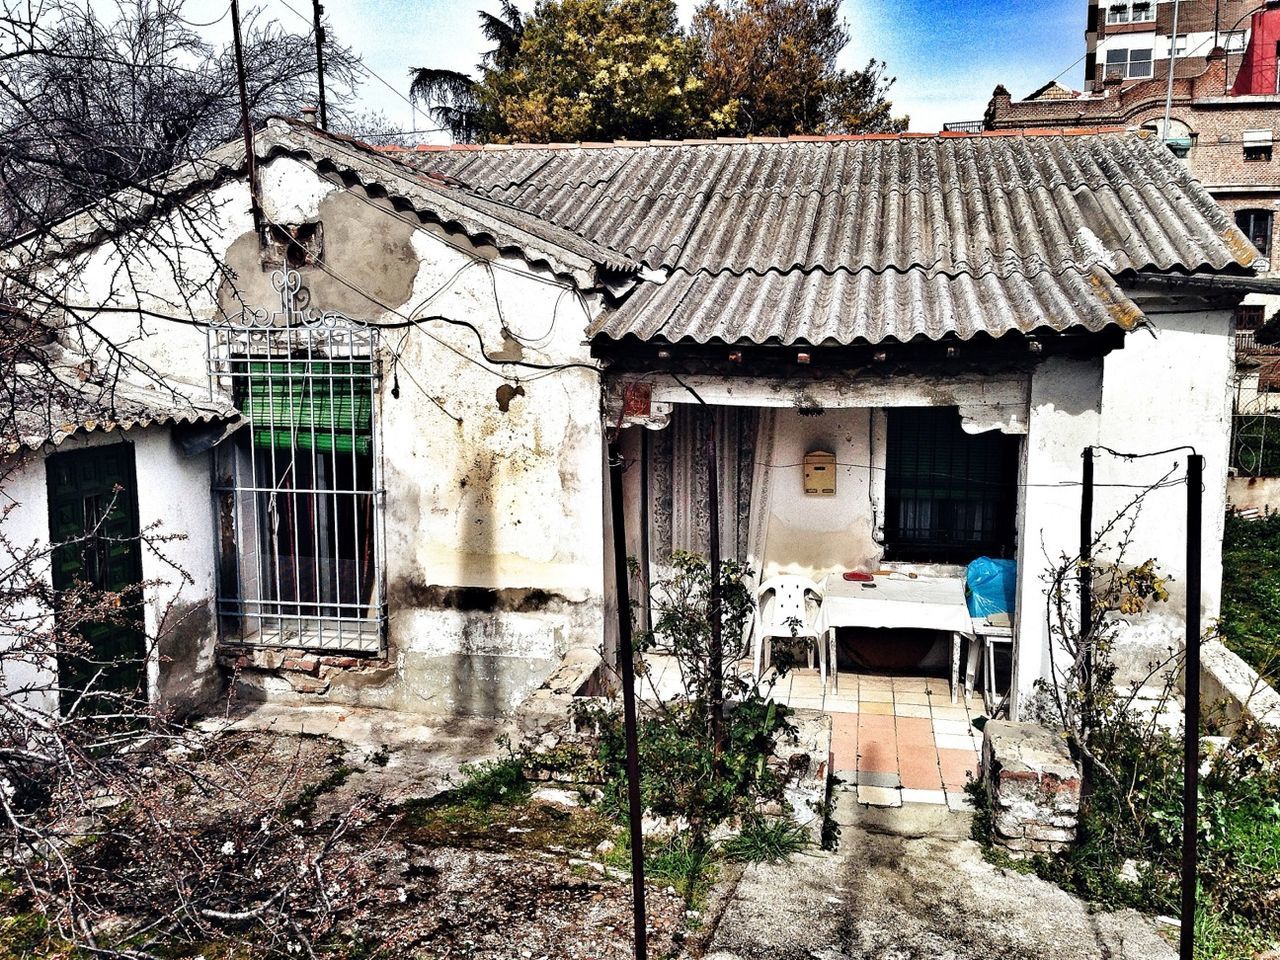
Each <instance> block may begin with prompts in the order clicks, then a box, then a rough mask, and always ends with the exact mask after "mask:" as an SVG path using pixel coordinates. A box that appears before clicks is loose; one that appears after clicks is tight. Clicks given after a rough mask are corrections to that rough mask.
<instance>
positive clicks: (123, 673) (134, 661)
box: [45, 443, 146, 711]
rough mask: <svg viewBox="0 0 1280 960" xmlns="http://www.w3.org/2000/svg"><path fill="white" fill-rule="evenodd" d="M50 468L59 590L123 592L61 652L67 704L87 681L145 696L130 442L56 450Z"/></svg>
mask: <svg viewBox="0 0 1280 960" xmlns="http://www.w3.org/2000/svg"><path fill="white" fill-rule="evenodd" d="M45 471H46V476H47V480H48V487H49V539H50V542H51V543H52V544H53V545H54V550H53V589H54V592H55V594H56V595H57V596H59V597H60V598H63V597H66V596H67V591H69V590H72V589H76V588H79V589H85V588H87V590H88V593H87V596H89V597H94V596H95V595H97V596H100V594H96V592H97V591H109V592H110V593H112V594H118V595H119V605H118V606H116V604H115V602H114V599H113V600H112V602H111V604H110V605H111V606H112V607H113V608H114V611H113V613H112V615H111V616H110V617H104V618H103V619H102V620H101V621H99V622H91V623H77V624H75V626H74V630H75V633H76V635H77V636H78V638H79V640H80V642H79V643H78V644H76V645H75V646H74V647H72V648H71V649H64V650H63V651H61V652H60V653H59V656H58V685H59V686H60V687H61V689H62V695H61V700H62V707H63V710H64V711H66V710H67V709H69V708H70V706H71V705H72V704H74V703H75V702H76V700H77V698H78V694H79V692H80V691H83V690H84V689H85V688H86V686H90V685H91V687H92V690H94V691H103V692H106V693H118V694H129V695H132V694H136V695H138V696H145V693H146V669H145V667H146V639H145V635H144V631H143V627H142V591H141V587H140V584H141V582H142V544H141V541H140V539H139V526H138V489H137V480H136V477H135V474H134V465H133V444H131V443H113V444H110V445H108V446H103V447H90V448H89V449H87V450H76V451H72V452H69V453H55V454H52V455H51V456H49V457H48V458H46V460H45ZM60 615H62V616H64V617H67V618H71V615H70V614H65V613H63V614H60ZM65 622H66V620H64V623H65ZM104 706H105V705H104Z"/></svg>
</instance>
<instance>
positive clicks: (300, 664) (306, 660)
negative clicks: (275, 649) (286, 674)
mask: <svg viewBox="0 0 1280 960" xmlns="http://www.w3.org/2000/svg"><path fill="white" fill-rule="evenodd" d="M280 666H281V667H282V668H283V669H285V670H301V671H302V672H303V673H316V672H318V671H319V669H320V661H318V660H317V659H316V658H315V657H288V658H287V659H285V661H284V662H283V663H281V664H280Z"/></svg>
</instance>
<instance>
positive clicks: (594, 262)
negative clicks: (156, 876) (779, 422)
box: [16, 117, 640, 287]
mask: <svg viewBox="0 0 1280 960" xmlns="http://www.w3.org/2000/svg"><path fill="white" fill-rule="evenodd" d="M254 151H255V153H256V154H257V156H258V157H259V158H260V162H261V160H262V159H267V158H270V157H272V156H276V155H281V154H283V155H289V156H294V157H305V158H306V159H308V160H310V161H311V162H312V163H314V164H317V165H318V164H320V163H326V164H328V165H329V167H330V169H332V170H335V171H336V172H337V173H338V175H339V176H341V177H342V178H343V179H344V180H345V181H347V182H358V183H360V184H361V185H362V186H364V187H369V186H374V185H376V186H377V187H378V188H379V190H380V191H385V193H386V194H387V195H389V196H391V197H393V198H397V199H403V200H404V201H406V202H407V203H408V204H409V205H411V206H412V208H413V210H414V211H415V212H417V213H420V214H422V215H424V216H426V217H428V218H431V219H433V220H435V221H436V222H439V223H442V224H445V225H448V226H454V227H457V228H458V229H460V230H461V231H462V232H463V233H465V234H466V235H467V236H469V237H471V238H473V239H476V240H480V241H482V242H489V243H492V244H494V245H495V246H497V247H498V248H499V249H502V250H514V251H517V252H519V253H520V254H521V255H524V256H527V257H528V259H529V260H531V261H533V262H537V263H545V264H546V265H547V266H549V267H550V268H551V269H552V270H553V271H555V272H557V273H561V274H564V275H566V276H572V277H573V278H574V279H575V280H576V281H577V282H578V283H579V284H580V285H582V286H584V287H594V286H597V285H598V284H597V277H596V275H595V274H596V268H597V267H599V268H603V269H604V270H606V271H611V272H613V273H615V274H625V275H629V274H634V273H636V272H637V271H638V270H639V269H640V264H638V263H637V262H636V261H634V260H633V259H631V258H629V257H627V256H626V255H625V254H622V253H619V252H617V251H615V250H612V249H610V248H608V247H606V246H603V245H601V244H599V243H597V242H595V241H593V240H591V239H589V238H586V237H584V236H582V235H581V234H580V233H575V232H573V231H571V230H569V229H567V228H565V227H563V226H560V225H557V224H555V223H552V222H550V221H548V220H546V219H544V218H541V217H539V216H538V215H537V214H535V213H532V212H530V211H529V210H525V209H521V208H519V207H513V206H511V205H509V204H506V203H505V202H503V200H502V198H500V197H488V196H483V195H479V194H478V193H477V192H475V191H472V190H470V189H468V188H467V187H466V186H465V185H463V184H462V183H460V182H453V181H449V180H448V179H447V178H444V179H442V178H441V177H440V176H437V175H424V173H423V171H422V170H420V169H417V168H415V167H413V166H409V165H407V164H404V163H402V162H399V160H398V159H397V157H396V155H395V154H393V153H391V152H388V151H384V150H378V149H376V148H374V147H371V146H369V145H368V144H365V143H362V142H360V141H359V140H356V139H354V138H352V137H346V136H342V135H339V134H331V133H326V132H324V131H321V130H317V129H316V128H314V127H312V126H311V125H310V124H307V123H303V122H301V121H298V120H292V119H288V118H283V117H273V118H271V119H269V120H268V121H267V122H266V124H265V126H263V127H262V128H260V129H259V130H257V131H255V133H254ZM243 170H244V141H243V140H234V141H232V142H230V143H225V144H222V145H221V146H219V147H217V148H215V149H214V150H212V151H210V152H209V153H208V154H205V155H204V156H202V157H198V158H196V159H194V160H191V161H189V162H186V163H183V164H180V165H179V166H177V167H174V168H173V169H172V170H169V171H166V172H165V173H163V174H161V175H160V176H159V177H157V178H156V179H155V181H153V183H152V184H151V188H152V189H150V190H146V191H143V190H137V189H126V190H122V191H120V192H118V193H116V194H113V195H111V196H108V197H104V198H102V199H100V200H98V201H97V202H95V203H94V204H93V205H91V206H90V207H88V208H86V209H84V210H81V211H78V212H77V213H75V214H72V215H71V216H69V217H68V218H67V219H66V220H64V221H63V222H62V223H60V224H58V225H56V226H54V227H53V228H52V229H51V230H50V231H49V236H50V237H51V238H53V239H59V238H62V239H64V240H65V242H68V243H70V244H73V245H74V247H75V248H82V247H85V246H88V245H90V244H92V243H93V242H96V241H97V240H98V239H100V238H101V237H102V236H105V235H106V234H108V233H110V232H112V231H116V230H119V229H122V228H123V227H125V226H128V225H131V224H137V223H140V222H144V221H145V220H146V219H147V218H148V217H150V216H151V215H152V214H153V213H154V212H156V211H157V210H158V209H159V204H158V203H157V200H156V198H157V197H175V196H184V195H188V194H190V193H193V192H195V191H198V190H200V189H203V188H205V187H207V186H209V185H213V184H217V183H220V182H222V181H223V180H227V179H231V178H234V177H239V176H243ZM25 239H26V238H20V239H19V240H18V241H16V243H22V242H23V241H24V240H25Z"/></svg>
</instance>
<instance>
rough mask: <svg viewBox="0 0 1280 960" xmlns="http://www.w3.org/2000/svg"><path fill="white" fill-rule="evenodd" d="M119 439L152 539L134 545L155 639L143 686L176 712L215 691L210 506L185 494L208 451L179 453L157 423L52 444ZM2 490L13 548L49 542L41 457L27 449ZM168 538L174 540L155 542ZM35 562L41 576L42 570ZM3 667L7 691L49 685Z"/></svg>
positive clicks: (68, 447)
mask: <svg viewBox="0 0 1280 960" xmlns="http://www.w3.org/2000/svg"><path fill="white" fill-rule="evenodd" d="M121 442H125V443H129V444H131V445H132V446H133V451H134V465H135V471H136V476H137V478H138V487H139V489H138V491H137V493H138V521H139V528H140V529H141V530H142V531H143V532H144V535H145V536H147V537H148V538H156V542H155V543H154V544H153V545H149V544H144V545H143V548H142V579H143V581H144V582H146V583H147V584H148V586H147V588H146V594H145V604H146V605H145V608H144V624H145V630H146V635H147V636H148V637H149V638H152V639H153V641H154V642H153V645H152V646H151V648H150V649H149V655H148V664H147V686H148V691H149V694H150V698H151V700H152V702H153V703H155V704H156V705H157V706H158V707H160V708H161V709H164V710H171V711H172V712H173V713H175V714H177V715H183V714H186V713H188V712H190V711H191V710H193V709H195V708H196V707H198V706H200V705H202V704H204V703H207V702H208V701H209V700H210V699H211V698H213V697H215V696H216V695H217V693H218V691H219V689H220V686H221V684H220V682H219V678H218V674H217V671H216V669H215V667H214V639H215V636H214V630H213V604H214V574H213V557H214V542H213V511H212V504H211V502H210V500H209V498H208V497H202V496H192V492H193V491H198V492H203V491H207V490H208V489H209V456H208V454H201V455H199V456H195V457H187V456H185V455H184V454H183V453H182V451H181V449H180V448H179V447H178V445H177V444H176V443H175V442H174V440H173V436H172V431H171V430H169V429H168V428H166V427H150V428H145V429H137V428H135V429H133V430H130V431H129V432H128V433H127V434H121V433H120V432H113V433H109V434H101V433H94V434H89V435H87V436H86V435H77V436H73V437H68V438H67V439H66V440H64V441H63V442H62V443H61V444H60V445H59V446H58V447H57V448H56V449H57V452H60V453H65V452H70V451H74V450H83V449H86V448H88V447H97V446H104V445H107V444H112V443H121ZM47 449H48V450H49V451H50V452H52V450H53V448H47ZM4 493H5V496H6V498H11V502H12V503H13V504H14V505H13V506H12V508H11V509H10V510H9V512H8V513H7V514H6V516H5V519H4V532H5V536H6V537H7V538H9V540H10V542H11V543H13V545H14V546H15V547H16V548H19V549H21V548H24V547H29V546H31V545H33V544H35V545H41V546H43V545H46V544H48V543H49V536H50V531H49V500H48V489H47V487H46V477H45V461H44V456H43V455H42V454H40V453H31V454H28V455H27V456H26V459H25V461H24V462H23V463H22V464H21V465H20V466H18V467H17V468H16V469H15V470H14V471H13V472H12V473H9V474H7V475H6V477H5V485H4ZM173 535H178V536H176V537H174V539H168V540H163V539H160V538H165V537H171V536H173ZM0 559H2V558H0ZM41 566H42V570H41V571H40V573H41V575H42V576H44V577H45V578H46V579H47V578H48V577H49V576H50V574H49V570H48V566H47V564H42V565H41ZM0 642H4V641H3V638H0ZM47 669H48V670H50V671H56V666H55V665H54V664H53V663H50V664H48V668H47ZM5 671H6V672H5V676H4V677H3V678H0V682H3V683H4V684H5V685H6V686H7V687H9V688H10V689H13V688H15V687H19V686H23V685H25V684H27V683H33V684H36V685H47V684H50V683H56V673H53V672H50V673H47V674H46V673H42V672H41V671H39V670H37V669H36V668H35V665H33V664H30V663H25V662H22V661H17V662H14V661H9V660H6V662H5ZM56 700H57V698H56V696H55V695H52V694H50V695H47V696H44V697H43V699H42V702H41V704H40V706H41V708H42V709H46V710H56V709H57V702H56Z"/></svg>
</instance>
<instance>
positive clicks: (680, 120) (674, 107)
mask: <svg viewBox="0 0 1280 960" xmlns="http://www.w3.org/2000/svg"><path fill="white" fill-rule="evenodd" d="M696 60H697V57H696V51H695V49H694V46H693V44H692V43H691V42H690V40H689V38H687V37H686V36H685V35H684V33H683V31H682V30H681V29H680V25H679V22H678V21H677V18H676V7H675V3H674V2H673V0H539V3H538V5H537V7H536V8H535V9H534V12H533V14H532V16H530V17H529V19H528V20H527V21H526V23H525V24H524V34H523V37H522V39H521V42H520V45H519V49H518V51H517V52H516V53H515V55H514V56H513V57H512V58H511V61H510V63H509V64H505V65H503V66H502V67H497V68H494V69H489V70H486V71H485V74H484V77H483V78H482V79H481V81H480V82H479V84H477V87H476V94H477V99H478V101H479V103H480V107H481V111H482V114H483V116H484V120H485V121H486V122H487V123H488V129H487V130H486V131H485V133H486V134H487V136H488V138H489V139H492V140H495V141H528V142H533V143H544V142H548V141H553V140H566V141H576V140H612V139H617V138H622V137H629V138H634V139H649V138H655V137H658V138H660V137H681V136H684V135H685V134H686V133H687V131H688V130H689V129H690V127H691V126H692V124H693V122H694V116H695V105H696V100H697V89H698V81H697V80H696V78H695V76H694V67H695V64H696Z"/></svg>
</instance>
